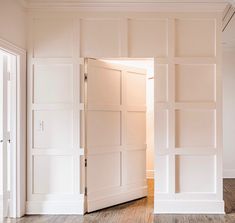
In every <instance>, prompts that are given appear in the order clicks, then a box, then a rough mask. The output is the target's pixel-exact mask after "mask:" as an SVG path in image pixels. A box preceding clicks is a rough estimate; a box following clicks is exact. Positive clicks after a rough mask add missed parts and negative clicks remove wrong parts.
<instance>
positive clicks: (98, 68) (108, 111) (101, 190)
mask: <svg viewBox="0 0 235 223" xmlns="http://www.w3.org/2000/svg"><path fill="white" fill-rule="evenodd" d="M86 66H87V78H86V88H85V89H86V106H85V107H86V158H87V169H86V187H87V211H88V212H92V211H95V210H99V209H102V208H106V207H109V206H113V205H116V204H120V203H123V202H127V201H130V200H134V199H137V198H141V197H144V196H146V195H147V182H146V71H145V70H143V69H136V68H131V67H126V66H123V65H117V64H111V63H109V62H104V61H99V60H93V59H88V60H87V61H86Z"/></svg>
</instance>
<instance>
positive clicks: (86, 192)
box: [85, 187, 87, 196]
mask: <svg viewBox="0 0 235 223" xmlns="http://www.w3.org/2000/svg"><path fill="white" fill-rule="evenodd" d="M85 196H87V187H85Z"/></svg>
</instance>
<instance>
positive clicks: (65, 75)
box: [33, 64, 73, 104]
mask: <svg viewBox="0 0 235 223" xmlns="http://www.w3.org/2000/svg"><path fill="white" fill-rule="evenodd" d="M33 81H34V94H33V95H34V99H33V103H36V104H57V103H72V102H73V67H72V65H70V64H69V65H63V64H56V65H35V66H34V76H33Z"/></svg>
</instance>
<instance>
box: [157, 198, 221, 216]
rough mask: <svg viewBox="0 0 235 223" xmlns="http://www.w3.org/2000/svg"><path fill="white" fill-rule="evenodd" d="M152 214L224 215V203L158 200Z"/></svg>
mask: <svg viewBox="0 0 235 223" xmlns="http://www.w3.org/2000/svg"><path fill="white" fill-rule="evenodd" d="M154 214H225V212H224V201H223V200H221V201H220V200H218V201H176V200H168V201H163V200H158V201H157V202H156V205H155V207H154Z"/></svg>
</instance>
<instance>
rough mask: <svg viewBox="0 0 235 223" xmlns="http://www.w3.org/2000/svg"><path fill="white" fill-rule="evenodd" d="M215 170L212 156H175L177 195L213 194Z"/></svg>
mask: <svg viewBox="0 0 235 223" xmlns="http://www.w3.org/2000/svg"><path fill="white" fill-rule="evenodd" d="M215 170H216V166H215V157H214V156H199V155H197V156H187V155H180V156H177V157H176V191H177V193H190V192H191V193H203V192H208V193H214V192H215Z"/></svg>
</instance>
